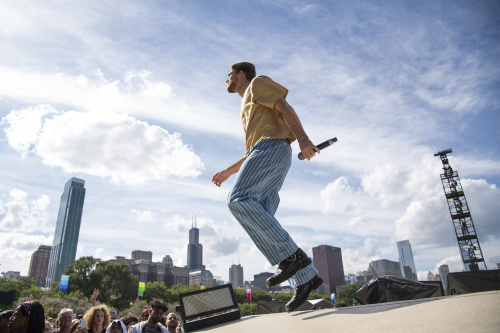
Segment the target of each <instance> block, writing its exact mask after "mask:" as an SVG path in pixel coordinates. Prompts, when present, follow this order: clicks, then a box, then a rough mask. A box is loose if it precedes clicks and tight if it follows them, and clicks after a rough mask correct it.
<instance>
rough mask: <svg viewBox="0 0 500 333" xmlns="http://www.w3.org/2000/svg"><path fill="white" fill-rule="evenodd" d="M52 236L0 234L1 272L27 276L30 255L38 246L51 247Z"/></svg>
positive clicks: (16, 233) (15, 233)
mask: <svg viewBox="0 0 500 333" xmlns="http://www.w3.org/2000/svg"><path fill="white" fill-rule="evenodd" d="M52 241H53V236H52V235H50V236H47V237H46V236H43V235H30V234H26V233H22V232H18V231H16V232H2V233H0V249H2V250H1V251H0V261H1V262H2V270H19V271H21V275H23V276H27V275H28V269H29V263H30V260H31V255H32V254H33V252H34V251H35V250H36V249H37V248H38V247H39V246H40V245H49V246H50V245H52ZM20 263H22V265H20Z"/></svg>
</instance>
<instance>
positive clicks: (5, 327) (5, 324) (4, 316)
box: [0, 310, 14, 333]
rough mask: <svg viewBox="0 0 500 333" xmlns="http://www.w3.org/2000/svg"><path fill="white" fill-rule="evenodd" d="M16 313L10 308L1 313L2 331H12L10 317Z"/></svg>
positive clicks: (0, 331)
mask: <svg viewBox="0 0 500 333" xmlns="http://www.w3.org/2000/svg"><path fill="white" fill-rule="evenodd" d="M13 314H14V311H12V310H8V311H4V312H1V313H0V333H10V329H9V319H10V317H12V315H13Z"/></svg>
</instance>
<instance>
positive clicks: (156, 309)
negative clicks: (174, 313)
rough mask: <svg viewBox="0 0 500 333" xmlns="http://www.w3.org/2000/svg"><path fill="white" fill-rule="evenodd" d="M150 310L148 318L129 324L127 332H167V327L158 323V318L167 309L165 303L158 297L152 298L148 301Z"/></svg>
mask: <svg viewBox="0 0 500 333" xmlns="http://www.w3.org/2000/svg"><path fill="white" fill-rule="evenodd" d="M149 305H150V307H151V312H150V313H149V317H148V320H146V321H141V322H140V323H138V324H136V325H134V326H131V327H130V329H129V333H169V332H168V330H167V328H166V327H165V326H163V325H162V324H160V320H161V318H162V316H163V314H164V313H165V312H167V311H168V307H167V304H165V302H164V301H162V300H159V299H156V298H155V299H153V300H152V301H151V302H150V303H149Z"/></svg>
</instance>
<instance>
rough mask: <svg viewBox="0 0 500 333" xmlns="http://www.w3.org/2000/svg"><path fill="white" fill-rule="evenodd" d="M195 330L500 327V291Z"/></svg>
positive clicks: (481, 329)
mask: <svg viewBox="0 0 500 333" xmlns="http://www.w3.org/2000/svg"><path fill="white" fill-rule="evenodd" d="M196 332H217V333H235V332H237V333H240V332H241V333H246V332H248V333H256V332H266V333H268V332H269V333H270V332H276V333H281V332H286V333H291V332H314V333H321V332H328V333H330V332H391V333H392V332H474V333H477V332H500V291H489V292H482V293H472V294H463V295H455V296H444V297H434V298H426V299H421V300H411V301H400V302H390V303H382V304H373V305H362V306H356V307H348V308H339V309H322V310H313V311H299V312H292V313H290V314H289V313H276V314H266V315H258V316H246V317H242V318H241V319H240V320H237V321H233V322H230V323H226V324H222V325H217V326H212V327H210V328H205V329H201V330H198V331H196Z"/></svg>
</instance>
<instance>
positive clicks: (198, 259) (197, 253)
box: [186, 220, 205, 270]
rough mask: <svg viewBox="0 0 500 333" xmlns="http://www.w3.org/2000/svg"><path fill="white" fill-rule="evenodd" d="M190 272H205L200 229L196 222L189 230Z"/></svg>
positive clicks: (188, 263)
mask: <svg viewBox="0 0 500 333" xmlns="http://www.w3.org/2000/svg"><path fill="white" fill-rule="evenodd" d="M186 267H188V268H189V269H190V270H197V269H201V270H204V269H205V266H204V265H203V245H201V244H200V229H198V228H196V220H195V222H194V225H193V226H192V227H191V230H189V244H188V248H187V266H186Z"/></svg>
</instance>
